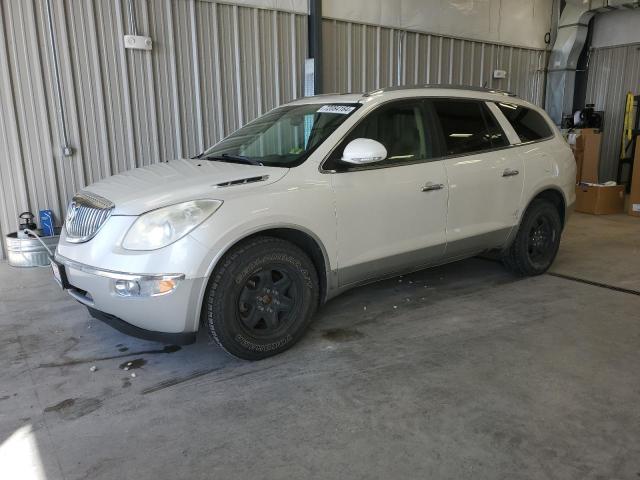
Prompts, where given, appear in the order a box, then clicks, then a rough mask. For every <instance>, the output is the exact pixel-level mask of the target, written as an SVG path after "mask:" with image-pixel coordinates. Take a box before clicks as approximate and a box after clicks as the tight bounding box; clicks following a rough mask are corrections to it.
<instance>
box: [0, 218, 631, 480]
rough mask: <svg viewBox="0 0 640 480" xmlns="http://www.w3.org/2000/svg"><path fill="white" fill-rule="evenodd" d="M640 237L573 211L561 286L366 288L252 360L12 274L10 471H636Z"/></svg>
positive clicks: (493, 277) (540, 280) (447, 474)
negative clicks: (157, 337)
mask: <svg viewBox="0 0 640 480" xmlns="http://www.w3.org/2000/svg"><path fill="white" fill-rule="evenodd" d="M639 234H640V219H633V218H630V217H627V216H624V215H619V216H609V217H592V216H587V215H579V214H576V215H574V217H573V218H572V220H571V223H570V225H569V226H568V228H567V231H566V235H565V238H564V240H563V246H562V248H561V252H560V256H559V258H558V260H557V263H556V264H555V266H554V268H553V272H555V274H557V275H561V276H554V275H543V276H540V277H537V278H527V279H518V278H515V277H513V276H510V275H509V274H507V273H506V272H505V271H504V270H503V269H502V267H501V266H500V265H499V264H497V263H494V262H490V261H487V260H482V259H471V260H468V261H464V262H459V263H457V264H452V265H449V266H445V267H442V268H437V269H433V270H429V271H424V272H420V273H416V274H413V275H410V276H405V277H404V278H401V279H393V280H389V281H385V282H381V283H378V284H375V285H371V286H368V287H363V288H360V289H357V290H354V291H352V292H350V293H347V294H345V295H343V296H342V297H339V298H337V299H335V300H334V301H332V302H330V303H329V304H328V305H327V306H326V307H325V308H323V310H322V311H321V313H320V314H319V315H318V317H317V319H316V320H315V322H314V324H313V326H312V329H311V331H310V332H309V334H308V335H307V336H306V337H305V339H304V340H303V341H302V342H301V343H300V344H299V345H298V346H296V347H295V348H294V349H293V350H290V351H288V352H286V353H285V354H283V355H281V356H278V357H275V358H272V359H268V360H266V361H262V362H258V363H246V362H242V361H237V360H233V359H230V358H228V357H227V356H225V355H224V354H223V353H222V352H221V351H220V350H219V349H217V348H215V347H214V346H211V345H208V339H207V338H206V336H202V337H201V338H200V340H199V342H198V343H197V344H195V345H192V346H188V347H184V348H182V349H181V350H179V351H175V352H171V349H168V350H167V351H165V350H164V349H163V347H164V346H163V345H159V344H154V343H149V342H144V341H139V340H136V339H132V338H128V337H126V336H124V335H121V334H120V333H118V332H116V331H114V330H112V329H110V328H109V327H107V326H105V325H103V324H101V323H100V322H98V321H96V320H92V319H90V318H89V316H88V315H87V313H86V311H85V309H84V308H83V307H82V306H80V305H79V304H77V303H75V302H74V301H72V300H71V299H70V298H68V297H67V296H66V295H64V294H63V293H61V292H60V291H59V290H58V289H57V287H56V285H55V284H54V283H53V280H52V279H51V278H50V276H49V272H48V271H47V270H46V269H36V270H19V269H11V268H9V267H8V266H7V265H6V264H2V265H0V285H2V287H3V288H2V290H1V291H0V367H1V368H0V466H1V468H0V471H1V473H0V477H2V478H7V479H14V478H20V479H25V478H31V476H32V477H33V478H47V479H62V478H64V479H84V478H87V479H135V480H144V479H158V478H188V479H190V480H195V479H212V478H234V479H235V478H319V479H333V478H362V479H367V480H369V479H390V478H394V479H396V478H438V479H462V478H473V479H474V480H477V479H491V480H495V479H502V478H504V479H516V478H517V479H530V478H558V479H585V478H587V479H632V478H638V475H640V473H639V472H640V373H639V372H640V348H639V347H640V321H639V319H640V315H639V312H640V296H639V293H638V292H640V255H638V253H639V252H638V248H639V245H640V241H639V240H638V239H639V238H640V235H639ZM567 276H568V277H578V278H581V279H583V280H590V281H595V282H600V283H606V284H608V285H612V286H614V287H619V289H622V290H623V291H620V290H612V289H611V288H607V287H606V286H603V285H600V286H596V285H590V284H587V283H584V282H580V281H576V280H570V279H567V278H565V277H567ZM633 290H635V291H636V293H634V292H633ZM365 307H366V308H365ZM126 362H132V363H133V366H134V367H138V368H135V369H134V370H129V371H124V370H123V369H122V368H121V367H122V365H124V364H126ZM94 365H95V366H96V367H97V371H95V372H92V371H90V367H91V366H94ZM132 372H134V373H136V377H135V378H132V377H131V376H130V374H131V373H132ZM7 472H9V475H7Z"/></svg>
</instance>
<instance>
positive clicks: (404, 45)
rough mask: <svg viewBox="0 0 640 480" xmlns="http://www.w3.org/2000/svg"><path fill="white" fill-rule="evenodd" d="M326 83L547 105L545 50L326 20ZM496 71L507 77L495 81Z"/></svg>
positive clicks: (341, 88) (338, 88) (342, 88)
mask: <svg viewBox="0 0 640 480" xmlns="http://www.w3.org/2000/svg"><path fill="white" fill-rule="evenodd" d="M322 29H323V30H322V33H323V42H324V48H323V62H324V72H323V74H324V75H323V82H324V88H325V90H326V91H328V92H361V91H369V90H373V89H375V88H381V87H387V86H394V85H411V84H424V83H438V84H459V85H469V86H480V87H489V88H496V89H503V90H508V91H512V92H514V93H515V94H516V95H518V96H520V97H521V98H524V99H526V100H529V101H531V102H533V103H535V104H537V105H541V104H542V101H543V89H544V68H545V65H546V59H547V57H546V55H547V52H546V51H545V50H534V49H527V48H520V47H509V46H505V45H498V44H492V43H485V42H478V41H473V40H464V39H459V38H450V37H445V36H440V35H430V34H425V33H421V32H411V31H407V30H397V29H393V28H386V27H379V26H375V25H366V24H361V23H352V22H343V21H339V20H333V19H324V20H323V25H322ZM495 69H501V70H506V71H507V72H508V74H507V78H505V79H494V78H493V71H494V70H495Z"/></svg>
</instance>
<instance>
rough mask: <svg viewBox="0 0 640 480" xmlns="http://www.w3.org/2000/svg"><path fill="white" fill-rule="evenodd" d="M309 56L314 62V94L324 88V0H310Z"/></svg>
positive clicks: (321, 91)
mask: <svg viewBox="0 0 640 480" xmlns="http://www.w3.org/2000/svg"><path fill="white" fill-rule="evenodd" d="M308 18H309V28H308V30H309V58H312V59H313V63H314V73H315V74H314V81H313V86H314V88H313V90H314V94H315V95H318V94H320V93H323V90H322V0H309V17H308Z"/></svg>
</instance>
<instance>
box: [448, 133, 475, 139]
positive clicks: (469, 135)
mask: <svg viewBox="0 0 640 480" xmlns="http://www.w3.org/2000/svg"><path fill="white" fill-rule="evenodd" d="M449 136H450V137H451V138H469V137H473V133H450V134H449Z"/></svg>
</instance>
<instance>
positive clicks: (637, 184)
mask: <svg viewBox="0 0 640 480" xmlns="http://www.w3.org/2000/svg"><path fill="white" fill-rule="evenodd" d="M627 212H628V213H629V215H632V216H634V217H640V141H637V143H636V154H635V156H634V157H633V176H632V177H631V193H630V194H629V210H627Z"/></svg>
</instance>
